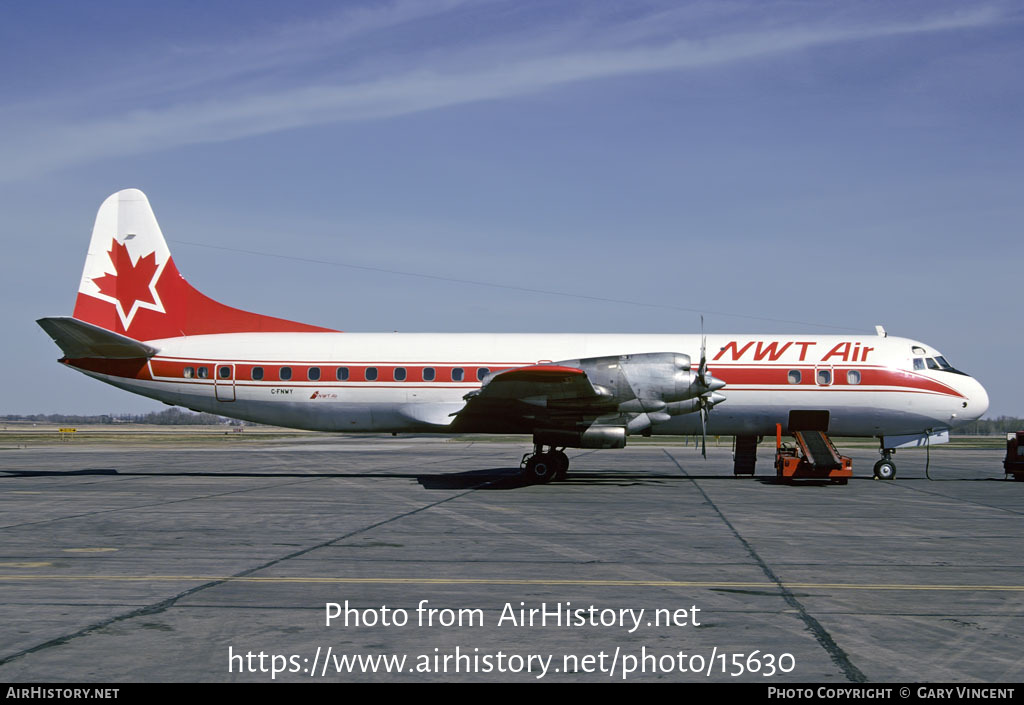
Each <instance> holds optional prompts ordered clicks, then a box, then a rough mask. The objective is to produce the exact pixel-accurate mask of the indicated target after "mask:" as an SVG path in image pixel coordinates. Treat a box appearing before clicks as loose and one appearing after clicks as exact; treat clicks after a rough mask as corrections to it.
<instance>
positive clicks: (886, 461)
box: [875, 448, 896, 480]
mask: <svg viewBox="0 0 1024 705" xmlns="http://www.w3.org/2000/svg"><path fill="white" fill-rule="evenodd" d="M879 452H880V453H881V454H882V459H881V460H879V461H878V462H877V463H875V479H876V480H892V479H895V477H896V463H894V462H893V460H892V454H893V453H895V452H896V451H895V450H893V449H892V448H882V449H881V450H880V451H879Z"/></svg>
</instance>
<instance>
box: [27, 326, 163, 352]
mask: <svg viewBox="0 0 1024 705" xmlns="http://www.w3.org/2000/svg"><path fill="white" fill-rule="evenodd" d="M36 323H38V324H39V326H40V327H41V328H42V329H43V330H45V331H46V333H47V334H48V335H49V336H50V337H51V338H53V341H54V342H55V343H57V345H59V346H60V349H61V350H63V351H64V356H65V357H67V358H70V359H72V360H77V359H81V358H85V357H101V358H106V359H113V360H125V359H131V358H139V357H146V358H148V357H153V356H154V355H156V353H157V349H156V348H153V347H150V346H149V345H146V344H144V343H140V342H139V341H137V340H134V339H132V338H129V337H128V336H125V335H120V334H119V333H114V332H113V331H109V330H107V329H105V328H100V327H99V326H94V325H93V324H91V323H86V322H85V321H80V320H78V319H77V318H71V317H69V316H55V317H53V318H40V319H39V320H38V321H36Z"/></svg>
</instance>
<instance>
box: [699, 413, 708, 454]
mask: <svg viewBox="0 0 1024 705" xmlns="http://www.w3.org/2000/svg"><path fill="white" fill-rule="evenodd" d="M707 442H708V410H707V407H705V406H701V407H700V454H701V455H703V456H704V460H707V459H708V447H707Z"/></svg>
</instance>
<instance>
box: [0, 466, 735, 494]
mask: <svg viewBox="0 0 1024 705" xmlns="http://www.w3.org/2000/svg"><path fill="white" fill-rule="evenodd" d="M0 473H2V474H0V478H27V477H83V476H119V477H220V478H232V477H237V478H269V477H289V478H298V479H302V478H310V479H312V478H340V479H363V478H366V479H388V478H391V479H403V478H404V479H410V480H415V481H416V482H418V483H419V484H420V485H421V486H422V487H423V488H424V489H427V490H469V489H478V490H515V489H520V488H525V487H532V486H533V485H532V484H531V483H529V482H527V481H526V480H525V479H524V478H523V476H522V473H521V471H520V469H519V468H514V467H513V468H507V467H506V468H488V469H482V470H469V471H465V472H455V473H445V474H426V473H409V472H356V473H346V472H294V471H291V472H273V471H268V472H217V471H205V472H190V471H167V472H160V471H154V472H133V471H121V470H118V469H116V468H83V469H81V470H0ZM732 479H733V478H732V477H725V476H722V475H688V476H687V475H665V474H656V473H586V472H579V473H571V474H570V475H569V476H568V477H567V478H566V479H564V480H560V481H558V482H553V483H551V484H552V485H568V486H573V485H588V486H608V487H616V486H619V487H628V486H634V485H658V484H663V483H666V482H670V483H677V482H680V481H684V482H686V481H690V480H732Z"/></svg>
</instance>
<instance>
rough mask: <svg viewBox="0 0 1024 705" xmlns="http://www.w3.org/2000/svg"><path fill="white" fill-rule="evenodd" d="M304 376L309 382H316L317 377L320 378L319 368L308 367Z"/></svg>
mask: <svg viewBox="0 0 1024 705" xmlns="http://www.w3.org/2000/svg"><path fill="white" fill-rule="evenodd" d="M306 378H307V379H309V381H311V382H316V381H317V380H318V379H320V368H319V367H310V368H309V370H308V371H307V372H306Z"/></svg>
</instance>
